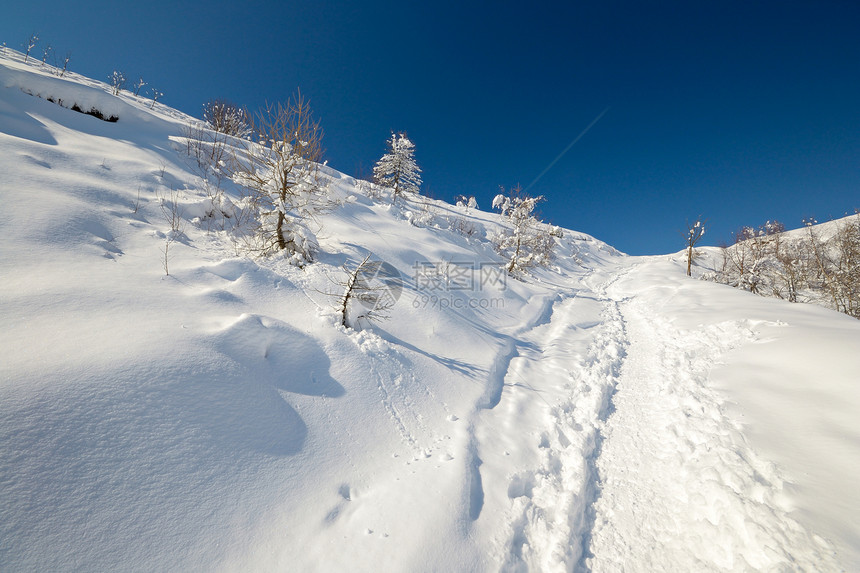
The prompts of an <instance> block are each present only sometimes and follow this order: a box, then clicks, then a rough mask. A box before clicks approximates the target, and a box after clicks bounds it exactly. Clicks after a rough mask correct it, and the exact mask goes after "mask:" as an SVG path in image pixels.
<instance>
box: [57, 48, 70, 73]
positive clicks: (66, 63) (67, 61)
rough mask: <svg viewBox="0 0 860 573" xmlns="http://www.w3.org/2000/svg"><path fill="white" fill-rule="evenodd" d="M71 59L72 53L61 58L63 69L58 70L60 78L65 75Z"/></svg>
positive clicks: (67, 53)
mask: <svg viewBox="0 0 860 573" xmlns="http://www.w3.org/2000/svg"><path fill="white" fill-rule="evenodd" d="M71 59H72V52H71V51H69V52H66V56H65V57H64V58H63V68H62V69H61V70H60V74H59V75H60V77H63V76H65V75H66V70H68V68H69V60H71Z"/></svg>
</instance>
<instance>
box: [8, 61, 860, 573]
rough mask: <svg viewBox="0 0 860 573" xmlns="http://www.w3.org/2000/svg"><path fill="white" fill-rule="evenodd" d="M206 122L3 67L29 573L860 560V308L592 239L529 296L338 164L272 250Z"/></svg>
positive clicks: (16, 417)
mask: <svg viewBox="0 0 860 573" xmlns="http://www.w3.org/2000/svg"><path fill="white" fill-rule="evenodd" d="M49 98H50V99H52V100H54V101H53V102H52V101H49ZM58 100H63V102H65V104H66V105H58V103H57V102H58ZM69 102H73V103H76V104H77V107H79V108H81V109H82V110H84V111H87V110H90V109H98V110H100V111H101V112H102V113H103V114H105V115H108V116H115V117H116V118H117V121H116V122H107V121H102V120H100V119H98V118H97V117H94V116H93V115H86V114H85V113H77V112H75V111H72V109H71V105H72V104H70V103H69ZM191 121H192V119H191V118H188V117H186V116H184V115H182V114H181V113H179V112H176V111H175V110H170V109H168V108H166V107H164V106H162V105H161V104H155V105H154V106H151V102H149V101H145V100H143V99H138V98H135V97H134V96H132V95H130V94H128V93H121V94H120V95H112V94H111V93H110V88H109V87H108V86H104V85H102V84H99V83H98V82H94V81H91V80H87V79H85V78H79V77H76V76H74V75H67V76H66V77H64V78H58V77H56V76H54V75H51V73H50V72H49V71H48V70H40V69H39V67H38V65H30V64H27V65H25V64H23V63H22V62H21V61H20V59H19V57H18V54H16V53H14V52H12V51H11V50H10V51H9V52H8V53H7V55H6V56H0V174H2V177H0V205H2V207H3V215H4V216H3V217H2V218H0V233H2V241H0V273H2V275H0V276H2V283H0V284H2V287H0V317H2V323H0V324H2V329H0V500H2V502H0V570H2V571H73V570H74V571H342V570H349V571H497V570H503V571H570V570H574V571H722V570H732V571H745V570H760V571H771V570H782V571H794V570H799V571H841V570H858V569H860V521H858V519H857V516H858V515H860V494H858V490H857V488H856V481H857V479H858V477H860V421H858V418H857V412H858V411H860V386H858V372H860V352H858V349H860V321H857V320H855V319H852V318H849V317H847V316H844V315H841V314H838V313H836V312H833V311H830V310H827V309H824V308H820V307H815V306H807V305H792V304H789V303H787V302H783V301H778V300H773V299H764V298H760V297H756V296H751V295H750V294H749V293H745V292H741V291H738V290H735V289H732V288H729V287H726V286H724V285H717V284H713V283H707V282H704V281H698V280H691V279H687V278H686V277H685V276H684V268H683V263H682V262H681V261H680V259H679V260H675V258H674V257H672V256H665V257H644V258H635V257H628V256H625V255H623V254H621V253H618V252H617V251H616V250H615V249H613V248H612V247H610V246H608V245H606V244H604V243H602V242H600V241H599V240H596V239H594V238H592V237H589V236H587V235H584V234H582V233H577V232H575V231H565V232H564V235H563V237H562V238H557V239H554V240H556V241H557V245H556V258H555V261H554V262H553V264H552V265H551V266H550V267H548V268H545V269H540V270H537V271H535V272H534V273H533V274H532V275H531V276H529V277H527V278H526V280H525V281H518V280H514V279H512V278H510V277H506V275H505V274H504V272H501V273H500V272H499V269H500V267H499V265H500V264H502V263H503V262H504V261H502V259H501V258H500V257H499V255H497V254H496V252H495V251H494V250H493V248H492V246H491V245H490V243H489V241H488V240H487V237H488V236H489V235H490V234H491V233H492V232H493V231H494V230H497V229H499V228H501V227H502V226H503V225H504V223H503V222H502V220H501V219H500V218H499V216H498V215H496V214H490V213H487V212H483V211H479V210H475V209H466V208H465V207H457V206H451V205H447V204H445V203H442V202H435V201H430V200H427V199H424V198H421V197H418V196H414V195H411V196H406V197H405V198H404V199H402V200H398V204H397V205H396V206H390V205H389V204H388V203H389V201H387V200H382V201H379V200H375V199H373V198H371V197H369V196H368V194H367V186H360V185H357V182H356V181H355V180H354V179H353V178H351V177H349V176H346V175H343V174H341V173H339V172H337V171H335V170H333V169H329V168H324V173H325V174H327V175H328V176H329V177H330V183H331V185H330V189H331V191H330V192H331V196H332V198H333V199H334V200H335V201H336V202H337V204H338V205H337V206H336V207H335V208H333V209H332V210H331V211H330V212H328V213H327V214H325V215H323V216H321V217H320V218H319V221H318V225H317V226H316V227H315V228H314V229H313V230H312V231H313V234H314V239H315V241H316V243H317V244H318V248H317V251H316V256H315V258H316V262H314V263H312V264H308V265H306V266H305V267H304V268H299V267H296V266H292V265H290V264H288V263H287V262H286V261H285V260H284V258H283V257H278V256H276V255H275V256H270V257H266V258H259V257H252V256H250V255H248V253H247V252H246V251H244V250H243V248H242V244H241V242H237V241H235V240H232V239H231V235H230V234H229V233H227V231H226V230H222V228H223V229H226V228H227V227H228V226H229V224H230V222H229V221H225V220H224V219H223V218H221V219H216V220H213V219H212V218H211V217H209V216H208V214H211V212H212V209H213V198H212V196H211V189H207V186H206V184H205V183H204V181H203V180H202V179H201V178H200V176H198V175H197V174H196V172H195V169H194V164H193V161H192V160H191V159H190V158H189V157H188V156H187V154H186V153H185V151H186V149H187V146H186V142H185V140H184V139H183V137H184V135H183V134H187V131H186V130H185V128H186V127H187V125H188V124H189V122H191ZM226 193H227V194H226V196H225V198H224V203H220V205H228V204H229V205H234V206H235V205H236V204H239V203H240V202H241V201H240V198H239V196H238V194H237V192H236V190H235V189H233V188H231V187H229V186H227V187H226ZM174 205H175V206H176V209H173V206H174ZM162 207H165V209H163V208H162ZM549 207H551V206H548V208H549ZM171 211H172V212H173V213H177V214H179V215H181V217H180V219H181V221H179V224H178V225H176V226H177V227H178V228H177V229H174V230H171V221H170V220H169V219H170V216H169V215H170V213H171ZM228 211H229V209H228ZM166 215H167V216H166ZM464 230H465V231H466V232H464ZM168 239H175V240H174V242H172V243H171V245H170V246H169V252H168V254H167V255H168V262H169V271H170V274H169V275H166V274H165V268H164V256H165V255H164V251H163V249H164V247H165V245H166V244H167V241H168ZM368 253H371V254H372V256H373V259H374V260H376V261H382V262H385V263H387V264H388V265H390V267H386V268H389V269H393V271H392V273H394V271H396V273H397V274H399V275H400V281H397V282H396V288H394V287H392V294H393V295H396V296H397V297H398V298H397V302H396V304H395V305H394V307H393V308H392V309H391V312H390V314H391V317H390V319H389V320H385V321H382V322H379V323H378V324H374V325H370V326H367V327H366V328H364V329H363V330H352V329H347V328H344V327H342V326H340V324H339V317H338V314H337V312H336V311H335V310H334V304H335V297H333V296H329V294H327V293H334V294H335V295H337V294H339V290H338V289H339V288H340V287H339V286H337V284H335V283H336V282H337V281H339V280H343V278H344V271H343V270H342V268H341V267H342V266H343V265H346V266H347V268H352V267H354V266H355V265H356V264H357V263H358V262H360V261H361V260H362V259H363V258H364V257H365V256H366V255H367V254H368ZM392 284H394V283H392Z"/></svg>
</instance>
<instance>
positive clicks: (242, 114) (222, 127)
mask: <svg viewBox="0 0 860 573" xmlns="http://www.w3.org/2000/svg"><path fill="white" fill-rule="evenodd" d="M203 119H204V120H205V121H206V123H208V124H209V125H210V127H212V129H214V130H215V131H217V132H219V133H224V134H226V135H232V136H234V137H246V136H248V135H249V134H250V133H251V127H250V125H249V117H248V110H246V109H245V108H242V107H239V106H238V105H236V104H235V103H233V102H230V101H227V100H224V99H213V100H209V101H207V102H206V103H205V104H203Z"/></svg>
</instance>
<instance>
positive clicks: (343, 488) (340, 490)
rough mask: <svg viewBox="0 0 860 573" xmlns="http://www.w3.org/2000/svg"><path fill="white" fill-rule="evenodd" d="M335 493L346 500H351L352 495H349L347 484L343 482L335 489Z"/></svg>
mask: <svg viewBox="0 0 860 573" xmlns="http://www.w3.org/2000/svg"><path fill="white" fill-rule="evenodd" d="M337 493H339V494H340V497H342V498H343V499H345V500H346V501H352V497H350V492H349V486H348V485H347V484H343V485H342V486H340V487H339V488H338V490H337Z"/></svg>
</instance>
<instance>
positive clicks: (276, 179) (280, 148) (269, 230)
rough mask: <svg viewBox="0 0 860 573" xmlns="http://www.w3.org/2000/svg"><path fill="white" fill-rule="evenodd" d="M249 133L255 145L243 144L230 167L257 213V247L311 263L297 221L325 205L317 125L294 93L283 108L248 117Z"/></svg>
mask: <svg viewBox="0 0 860 573" xmlns="http://www.w3.org/2000/svg"><path fill="white" fill-rule="evenodd" d="M251 130H252V133H253V135H254V136H255V137H256V138H257V141H248V142H246V144H245V145H244V148H243V149H241V150H240V151H239V152H238V153H237V155H236V157H235V158H234V161H233V162H232V165H231V167H230V169H231V170H232V179H233V181H234V182H236V183H237V184H239V185H241V186H243V187H244V188H245V189H246V190H248V191H249V193H250V200H251V204H252V205H253V206H254V208H255V210H256V212H257V225H256V228H255V235H256V237H257V239H258V245H257V249H258V250H259V251H260V252H261V253H264V254H265V253H271V252H276V251H285V252H286V254H287V255H288V257H289V258H290V261H291V262H293V263H295V264H298V265H302V264H303V263H304V262H310V261H312V260H313V258H312V253H311V242H310V240H309V237H308V235H307V229H306V227H303V226H302V223H303V222H306V221H307V220H308V219H313V218H314V216H315V215H316V214H317V213H319V212H320V211H322V210H324V209H325V208H327V207H329V206H330V203H329V201H328V197H327V191H328V180H327V178H325V177H324V176H323V175H322V174H321V173H320V170H319V163H318V162H319V161H320V160H321V158H322V155H323V148H322V136H323V131H322V129H321V128H320V125H319V121H317V120H315V119H314V118H313V114H312V112H311V108H310V104H309V102H308V101H307V100H306V99H305V98H304V97H303V96H302V94H301V93H300V92H299V93H297V95H296V96H295V97H293V98H292V99H291V100H289V101H288V102H287V103H286V104H280V103H279V104H277V105H268V106H266V108H265V109H263V110H262V111H261V112H260V113H259V114H258V116H257V117H256V118H252V120H251Z"/></svg>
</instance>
